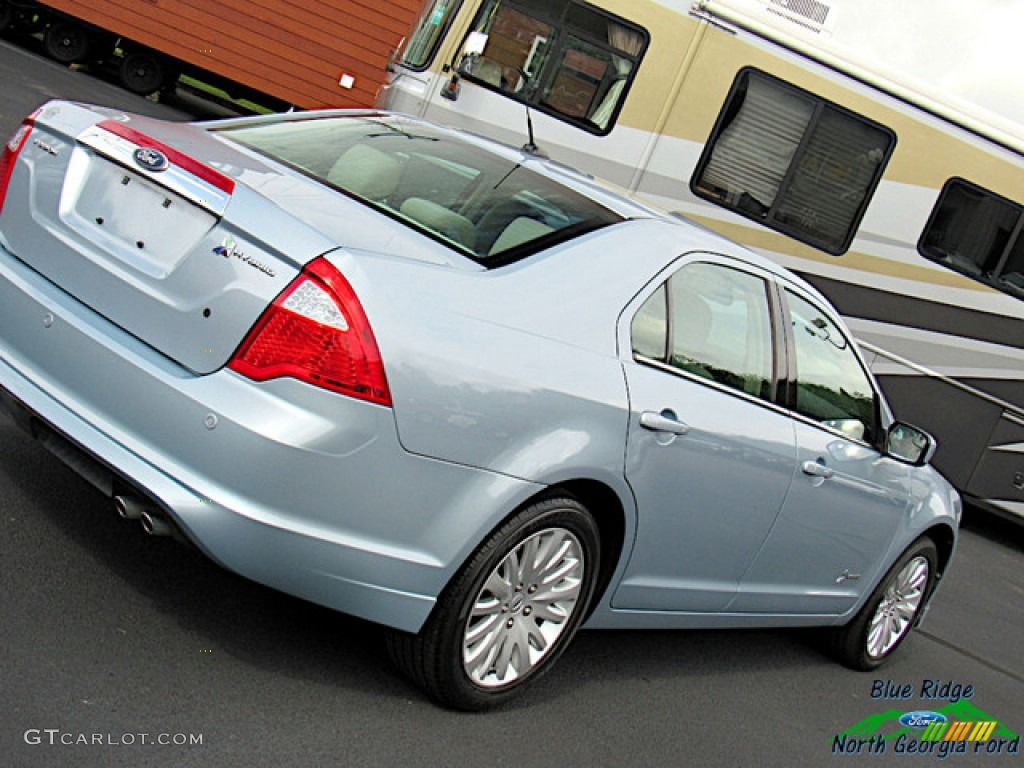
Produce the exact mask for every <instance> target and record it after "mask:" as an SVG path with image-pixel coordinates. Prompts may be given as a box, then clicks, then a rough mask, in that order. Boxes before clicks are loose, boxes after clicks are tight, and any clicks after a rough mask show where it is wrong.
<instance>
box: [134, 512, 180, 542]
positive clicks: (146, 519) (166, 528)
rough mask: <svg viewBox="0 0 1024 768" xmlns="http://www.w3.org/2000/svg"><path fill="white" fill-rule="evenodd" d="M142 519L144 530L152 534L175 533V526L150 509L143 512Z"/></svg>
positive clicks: (166, 534) (165, 534)
mask: <svg viewBox="0 0 1024 768" xmlns="http://www.w3.org/2000/svg"><path fill="white" fill-rule="evenodd" d="M141 519H142V530H144V531H145V532H146V533H148V534H149V535H150V536H171V535H173V534H174V528H172V527H171V524H170V523H168V522H167V521H166V520H165V519H164V518H162V517H160V516H159V515H156V514H154V513H152V512H150V511H149V510H144V511H143V512H142V515H141Z"/></svg>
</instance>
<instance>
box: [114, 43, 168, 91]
mask: <svg viewBox="0 0 1024 768" xmlns="http://www.w3.org/2000/svg"><path fill="white" fill-rule="evenodd" d="M166 72H167V70H166V67H165V66H164V62H163V60H162V59H161V57H160V56H158V55H156V54H155V53H150V52H149V51H132V52H131V53H129V54H127V55H126V56H125V57H124V58H123V59H121V66H120V68H119V69H118V80H120V82H121V85H122V86H123V87H124V88H125V89H126V90H129V91H131V92H132V93H137V94H139V95H140V96H146V95H148V94H150V93H153V92H154V91H157V90H159V89H160V88H161V87H162V86H163V84H164V77H165V75H166Z"/></svg>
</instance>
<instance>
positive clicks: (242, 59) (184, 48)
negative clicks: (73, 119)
mask: <svg viewBox="0 0 1024 768" xmlns="http://www.w3.org/2000/svg"><path fill="white" fill-rule="evenodd" d="M421 2H422V0H388V1H387V2H380V1H379V0H88V2H82V1H81V0H46V5H48V6H51V7H53V8H55V9H57V10H59V11H63V12H64V13H66V14H68V15H70V16H74V17H76V18H79V19H81V20H83V21H86V22H88V23H90V24H93V25H95V26H97V27H100V28H102V29H106V30H110V31H111V32H114V33H116V34H117V35H120V36H122V37H126V38H129V39H131V40H134V41H135V42H137V43H140V44H142V45H145V46H148V47H150V48H153V49H154V50H157V51H160V52H163V53H166V54H169V55H171V56H174V57H175V58H178V59H181V60H182V61H185V62H188V63H190V64H193V65H195V66H197V67H201V68H202V69H205V70H209V71H211V72H214V73H216V74H218V75H221V76H223V77H227V78H229V79H231V80H235V81H238V82H240V83H242V84H244V85H247V86H249V87H251V88H254V89H256V90H258V91H262V92H264V93H267V94H270V95H271V96H274V97H276V98H278V99H282V100H284V101H287V102H289V103H292V104H295V105H296V106H298V107H303V108H308V109H309V108H316V107H350V106H367V107H368V106H373V105H374V102H375V97H376V93H377V89H378V88H379V87H380V85H381V84H382V83H383V81H384V77H385V69H384V68H385V66H386V64H387V58H388V52H389V51H390V50H391V49H393V48H395V47H396V46H397V45H398V43H399V41H400V40H401V39H402V37H403V36H404V35H406V34H407V33H408V31H409V29H410V27H411V26H412V23H413V21H414V20H415V18H416V16H417V13H418V11H419V8H420V5H421ZM346 74H347V75H351V76H352V77H353V78H354V84H353V86H352V87H351V88H343V87H341V86H340V85H339V80H340V79H341V77H342V76H343V75H346Z"/></svg>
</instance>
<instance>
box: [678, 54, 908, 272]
mask: <svg viewBox="0 0 1024 768" xmlns="http://www.w3.org/2000/svg"><path fill="white" fill-rule="evenodd" d="M895 144H896V136H895V134H893V132H892V131H890V130H888V129H887V128H885V127H883V126H881V125H878V124H877V123H873V122H870V121H868V120H867V119H866V118H863V117H860V116H859V115H855V114H854V113H852V112H849V111H848V110H845V109H843V108H842V107H839V106H838V105H836V104H833V103H831V102H828V101H825V100H824V99H822V98H820V97H818V96H815V95H814V94H812V93H809V92H807V91H804V90H802V89H799V88H797V87H795V86H793V85H790V84H789V83H785V82H783V81H782V80H778V79H776V78H774V77H771V76H770V75H767V74H765V73H763V72H758V71H757V70H753V69H744V70H743V71H741V72H740V74H739V76H738V77H737V78H736V82H735V83H734V84H733V88H732V91H731V92H730V94H729V98H728V99H727V100H726V104H725V107H724V108H723V109H722V113H721V115H720V116H719V118H718V122H717V124H716V125H715V127H714V130H713V131H712V134H711V138H710V139H708V142H707V145H706V146H705V148H704V153H703V155H702V156H701V159H700V162H699V163H698V165H697V170H696V172H695V173H694V176H693V181H692V182H691V187H692V189H693V191H694V193H695V194H697V195H698V196H700V197H703V198H705V199H708V200H711V201H712V202H715V203H717V204H719V205H722V206H724V207H726V208H730V209H732V210H733V211H735V212H737V213H739V214H740V215H742V216H745V217H747V218H749V219H753V220H754V221H757V222H760V223H762V224H764V225H765V226H767V227H770V228H771V229H775V230H778V231H780V232H783V233H785V234H787V235H790V236H791V237H795V238H796V239H797V240H800V241H802V242H805V243H808V244H810V245H813V246H815V247H817V248H820V249H822V250H824V251H827V252H828V253H831V254H834V255H839V254H841V253H844V252H845V251H846V250H847V249H848V248H849V247H850V242H851V241H852V240H853V235H854V232H855V231H856V228H857V224H858V223H859V222H860V219H861V217H862V216H863V215H864V210H865V209H866V208H867V204H868V201H869V200H870V198H871V195H872V193H873V192H874V189H875V187H876V186H877V185H878V182H879V180H880V179H881V178H882V170H883V169H884V167H885V164H886V162H888V159H889V156H890V155H891V154H892V150H893V147H894V146H895Z"/></svg>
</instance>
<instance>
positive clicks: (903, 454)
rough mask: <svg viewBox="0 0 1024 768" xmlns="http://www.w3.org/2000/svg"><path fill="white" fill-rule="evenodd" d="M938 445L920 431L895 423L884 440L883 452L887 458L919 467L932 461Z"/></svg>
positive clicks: (933, 439) (901, 423)
mask: <svg viewBox="0 0 1024 768" xmlns="http://www.w3.org/2000/svg"><path fill="white" fill-rule="evenodd" d="M937 448H938V444H937V443H936V442H935V438H934V437H932V436H931V435H929V434H928V433H927V432H925V431H924V430H922V429H918V428H917V427H913V426H911V425H910V424H904V423H903V422H900V421H897V422H896V423H895V424H893V425H892V426H891V427H889V433H888V434H887V435H886V438H885V452H886V454H887V455H888V456H891V457H892V458H894V459H896V460H897V461H902V462H903V463H905V464H912V465H913V466H915V467H920V466H923V465H925V464H927V463H928V462H929V461H931V460H932V457H933V456H934V455H935V450H936V449H937Z"/></svg>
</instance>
